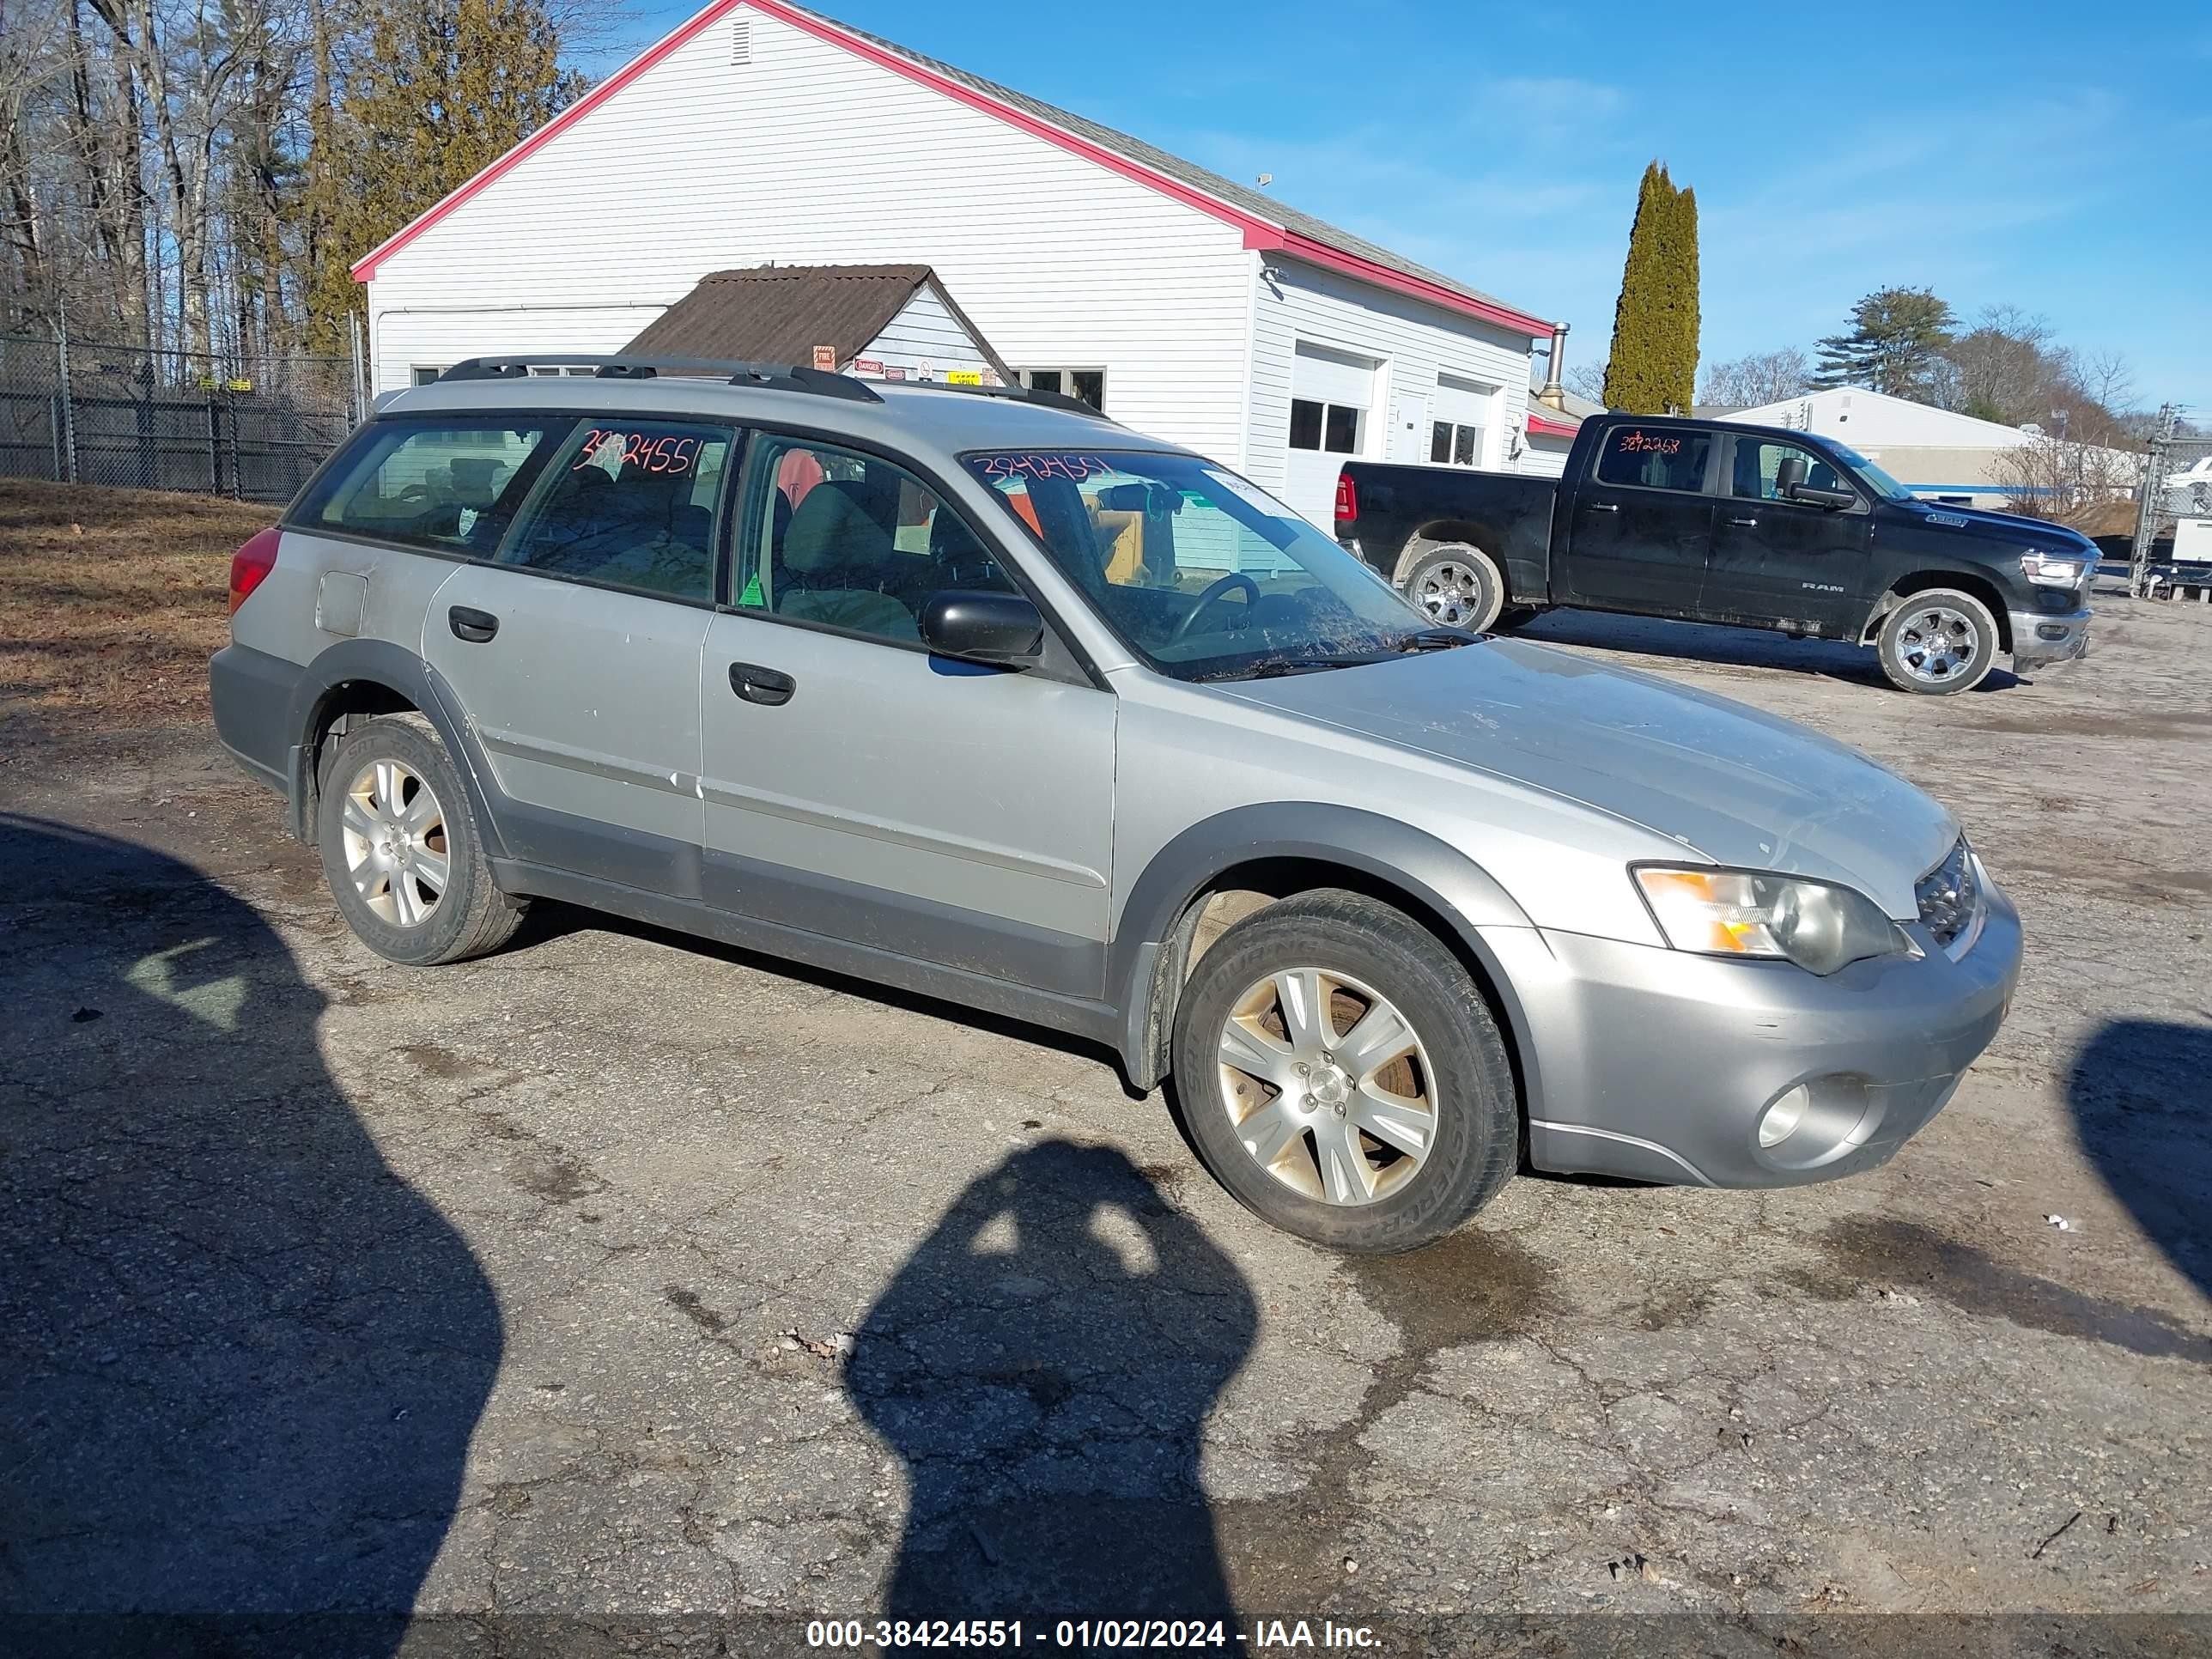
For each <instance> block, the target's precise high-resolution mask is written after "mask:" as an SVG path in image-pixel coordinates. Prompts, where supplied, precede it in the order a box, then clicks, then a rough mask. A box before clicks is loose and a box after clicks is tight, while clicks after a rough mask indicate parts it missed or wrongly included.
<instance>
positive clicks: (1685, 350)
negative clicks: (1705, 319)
mask: <svg viewBox="0 0 2212 1659" xmlns="http://www.w3.org/2000/svg"><path fill="white" fill-rule="evenodd" d="M1697 373H1698V205H1697V198H1696V197H1695V196H1694V195H1693V194H1692V192H1690V191H1677V190H1676V189H1675V188H1674V181H1673V180H1672V179H1669V178H1668V176H1667V169H1666V168H1665V167H1662V166H1661V165H1660V164H1659V163H1658V162H1656V161H1654V162H1652V163H1651V164H1650V166H1649V167H1645V168H1644V182H1643V184H1642V185H1641V186H1639V188H1638V192H1637V201H1636V222H1635V224H1634V225H1633V226H1632V227H1631V228H1630V230H1629V233H1628V259H1627V262H1626V264H1625V266H1624V267H1623V269H1622V271H1621V277H1620V304H1619V305H1618V306H1617V307H1615V308H1614V311H1613V350H1612V354H1611V356H1610V357H1609V358H1608V360H1607V368H1606V376H1605V401H1606V404H1607V406H1608V407H1609V408H1613V409H1621V410H1628V411H1629V412H1630V413H1632V414H1637V415H1660V414H1664V413H1665V412H1666V411H1667V410H1668V409H1669V408H1675V409H1687V408H1688V407H1689V406H1690V399H1691V396H1692V390H1693V388H1694V386H1695V385H1696V382H1697Z"/></svg>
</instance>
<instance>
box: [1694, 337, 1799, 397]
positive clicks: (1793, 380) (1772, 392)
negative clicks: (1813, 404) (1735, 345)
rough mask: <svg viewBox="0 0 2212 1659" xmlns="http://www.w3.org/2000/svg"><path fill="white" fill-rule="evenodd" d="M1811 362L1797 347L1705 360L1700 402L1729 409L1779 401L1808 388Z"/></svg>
mask: <svg viewBox="0 0 2212 1659" xmlns="http://www.w3.org/2000/svg"><path fill="white" fill-rule="evenodd" d="M1812 384H1813V365H1812V363H1811V362H1809V361H1808V359H1807V358H1806V356H1805V354H1804V353H1803V352H1802V351H1801V350H1799V349H1797V348H1796V346H1783V347H1781V348H1780V349H1778V350H1774V351H1753V352H1749V353H1747V354H1746V355H1745V356H1741V357H1737V358H1734V359H1732V360H1731V361H1729V362H1723V363H1708V364H1707V365H1706V366H1705V384H1704V386H1703V387H1702V388H1701V389H1700V390H1699V393H1698V401H1699V403H1701V404H1723V405H1725V406H1726V407H1728V408H1730V409H1757V408H1759V406H1761V405H1762V404H1778V403H1780V402H1782V401H1783V400H1784V398H1795V397H1796V396H1798V395H1799V394H1800V393H1801V392H1805V391H1807V390H1808V389H1809V388H1810V387H1811V386H1812Z"/></svg>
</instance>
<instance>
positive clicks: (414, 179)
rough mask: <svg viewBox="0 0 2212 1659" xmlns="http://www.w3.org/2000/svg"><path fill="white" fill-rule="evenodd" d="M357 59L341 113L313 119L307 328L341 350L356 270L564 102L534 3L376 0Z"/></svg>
mask: <svg viewBox="0 0 2212 1659" xmlns="http://www.w3.org/2000/svg"><path fill="white" fill-rule="evenodd" d="M368 4H369V6H370V9H371V15H370V18H369V21H368V31H367V46H366V50H365V51H364V52H363V53H362V61H361V62H360V64H358V65H356V67H355V68H354V70H353V72H352V73H351V74H350V75H349V76H347V77H346V80H345V85H344V86H343V89H342V90H341V91H339V92H338V93H337V95H336V100H335V106H334V107H332V108H331V109H329V110H328V111H311V112H310V123H309V127H310V138H309V155H308V163H307V180H308V182H307V191H306V194H307V198H308V199H307V205H308V209H309V211H310V213H311V215H312V216H313V222H314V223H315V224H316V225H317V226H318V228H319V229H320V230H321V232H322V234H320V235H319V237H318V238H317V240H316V246H315V248H314V251H313V269H312V270H310V271H309V272H308V276H307V293H308V304H309V309H310V313H311V315H312V318H313V323H312V327H313V335H314V337H315V338H316V339H317V341H318V343H319V344H320V345H322V346H323V348H324V349H334V350H343V349H344V341H345V334H346V315H347V313H349V312H352V311H357V310H359V309H360V306H361V299H360V295H359V292H358V289H357V287H356V284H355V283H354V281H353V278H352V276H351V274H350V268H351V266H352V264H353V263H354V262H355V261H356V260H357V259H359V258H361V257H362V255H363V254H365V253H367V252H369V251H370V250H371V249H372V248H374V247H375V246H377V244H379V243H380V242H381V241H383V240H385V239H386V237H388V236H390V235H391V234H392V233H393V232H395V231H397V230H398V229H399V228H401V227H403V226H404V225H405V224H406V223H407V222H409V221H410V220H412V219H414V218H416V216H419V215H421V214H422V213H423V212H424V211H426V210H428V209H429V208H430V207H431V206H432V205H434V204H435V203H437V202H438V201H439V200H440V199H441V197H445V196H446V195H447V194H448V193H450V192H451V191H454V190H456V189H458V188H459V186H461V185H464V184H465V183H467V182H468V181H469V180H470V179H472V178H474V177H475V176H476V175H477V173H480V172H482V171H483V169H484V168H485V167H489V166H490V165H491V164H492V163H493V162H494V161H497V160H498V159H499V158H500V157H501V156H502V155H505V154H506V153H507V151H508V150H510V149H513V148H514V146H515V145H516V144H518V143H521V142H522V140H523V139H525V138H526V137H529V136H530V134H531V133H532V132H534V131H537V130H538V128H539V127H541V126H543V125H544V124H545V123H546V122H547V121H549V120H550V119H551V118H553V117H554V116H555V115H556V114H557V113H559V112H560V111H561V110H562V108H564V107H565V106H567V105H568V103H570V102H571V101H572V100H574V98H575V97H576V96H577V95H578V94H580V91H581V90H582V87H581V83H580V82H579V81H578V80H577V78H576V77H575V76H574V75H573V74H570V73H568V72H565V71H563V70H562V68H561V64H560V46H561V42H560V34H559V32H558V30H557V29H556V27H555V26H554V23H553V21H552V19H551V18H550V16H548V15H547V14H546V11H545V9H544V6H543V5H542V4H540V3H539V0H368Z"/></svg>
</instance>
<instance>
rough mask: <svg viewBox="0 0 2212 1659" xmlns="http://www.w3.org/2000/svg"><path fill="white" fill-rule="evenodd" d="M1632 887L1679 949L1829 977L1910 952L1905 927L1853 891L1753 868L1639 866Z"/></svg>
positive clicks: (1670, 942)
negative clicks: (1775, 961)
mask: <svg viewBox="0 0 2212 1659" xmlns="http://www.w3.org/2000/svg"><path fill="white" fill-rule="evenodd" d="M1635 873H1636V884H1637V886H1638V888H1639V889H1640V890H1642V892H1643V894H1644V902H1645V903H1646V904H1648V905H1650V907H1651V918H1652V920H1653V921H1656V922H1657V923H1658V924H1659V932H1660V933H1661V935H1662V937H1664V938H1665V939H1666V941H1667V943H1668V945H1671V946H1672V947H1673V948H1674V949H1675V950H1677V951H1697V952H1699V954H1700V955H1704V956H1713V957H1783V958H1784V959H1785V960H1788V961H1790V962H1794V963H1796V964H1797V965H1798V966H1799V967H1800V968H1802V969H1807V970H1808V972H1811V973H1815V974H1832V973H1834V972H1835V971H1836V970H1837V969H1839V968H1844V967H1847V966H1849V965H1850V963H1854V962H1859V961H1863V960H1864V959H1865V958H1866V957H1886V956H1890V955H1893V954H1898V953H1910V952H1911V951H1913V949H1914V948H1915V947H1914V945H1913V943H1912V940H1911V938H1910V937H1908V936H1907V934H1906V933H1905V930H1904V929H1903V928H1902V927H1899V926H1898V925H1897V924H1896V923H1895V922H1894V921H1891V920H1890V919H1889V918H1888V917H1887V916H1886V915H1883V914H1882V913H1881V907H1880V906H1879V905H1877V904H1876V903H1875V902H1874V901H1873V900H1872V899H1870V898H1869V897H1868V896H1866V895H1865V894H1863V893H1862V892H1860V891H1858V890H1857V889H1855V888H1850V887H1839V886H1837V885H1836V884H1833V883H1832V882H1825V881H1805V880H1802V879H1801V878H1797V877H1796V876H1775V875H1767V874H1764V873H1762V872H1758V871H1753V870H1716V869H1712V868H1711V867H1705V868H1698V867H1694V866H1693V867H1690V868H1680V869H1678V868H1674V867H1671V866H1663V865H1638V866H1636V867H1635Z"/></svg>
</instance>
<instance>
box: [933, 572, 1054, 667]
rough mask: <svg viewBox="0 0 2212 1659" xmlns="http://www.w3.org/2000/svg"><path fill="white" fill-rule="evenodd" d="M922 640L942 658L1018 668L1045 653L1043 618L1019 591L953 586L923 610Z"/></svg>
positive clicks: (934, 597) (936, 596)
mask: <svg viewBox="0 0 2212 1659" xmlns="http://www.w3.org/2000/svg"><path fill="white" fill-rule="evenodd" d="M921 642H922V643H923V644H924V645H926V646H927V647H929V648H930V649H931V650H932V651H934V652H935V653H938V655H939V656H942V657H957V658H959V659H961V660H962V661H963V662H987V663H995V664H998V665H1001V666H1004V667H1009V668H1020V667H1024V666H1027V665H1029V664H1030V663H1034V662H1036V661H1037V660H1039V659H1041V658H1042V655H1043V653H1044V617H1043V616H1042V614H1040V613H1039V611H1038V610H1037V608H1036V606H1035V605H1032V604H1030V602H1029V600H1027V599H1024V598H1023V597H1022V596H1021V595H1020V594H1018V593H987V592H977V591H973V590H969V589H963V588H957V587H951V588H947V589H945V591H944V592H940V593H933V594H931V595H930V596H929V599H927V602H925V603H924V604H923V605H922V607H921Z"/></svg>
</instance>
